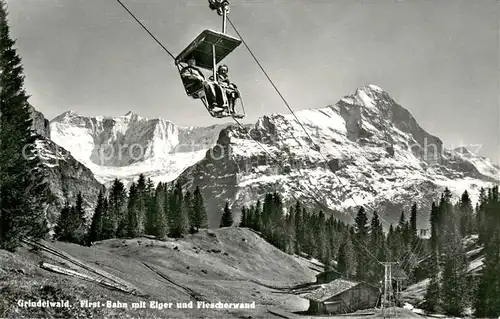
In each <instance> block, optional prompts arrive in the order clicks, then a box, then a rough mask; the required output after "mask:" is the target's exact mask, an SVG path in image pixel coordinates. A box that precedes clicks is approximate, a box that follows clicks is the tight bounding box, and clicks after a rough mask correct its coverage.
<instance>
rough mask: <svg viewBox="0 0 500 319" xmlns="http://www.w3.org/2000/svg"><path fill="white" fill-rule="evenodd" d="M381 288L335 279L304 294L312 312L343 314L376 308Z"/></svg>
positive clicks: (309, 310)
mask: <svg viewBox="0 0 500 319" xmlns="http://www.w3.org/2000/svg"><path fill="white" fill-rule="evenodd" d="M380 293H381V291H380V289H379V288H377V287H375V286H372V285H370V284H367V283H365V282H356V281H351V280H347V279H340V278H339V279H335V280H334V281H332V282H330V283H327V284H323V285H321V286H320V287H319V288H318V289H316V290H314V291H312V292H310V293H308V294H307V295H304V296H303V298H305V299H308V300H309V309H308V312H309V313H311V314H341V313H349V312H354V311H357V310H363V309H369V308H374V307H375V306H376V304H377V301H378V298H379V296H380Z"/></svg>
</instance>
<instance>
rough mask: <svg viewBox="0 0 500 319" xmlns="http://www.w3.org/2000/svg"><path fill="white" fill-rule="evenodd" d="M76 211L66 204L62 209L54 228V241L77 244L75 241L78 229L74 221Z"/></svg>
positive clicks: (75, 220)
mask: <svg viewBox="0 0 500 319" xmlns="http://www.w3.org/2000/svg"><path fill="white" fill-rule="evenodd" d="M75 212H76V210H75V208H74V207H72V206H70V205H69V203H68V202H66V203H65V205H64V207H63V208H62V210H61V212H60V214H59V217H58V219H57V223H56V226H55V227H54V239H55V240H59V241H65V242H70V243H77V242H78V241H77V240H76V239H75V233H76V229H77V227H78V224H77V219H76V214H75Z"/></svg>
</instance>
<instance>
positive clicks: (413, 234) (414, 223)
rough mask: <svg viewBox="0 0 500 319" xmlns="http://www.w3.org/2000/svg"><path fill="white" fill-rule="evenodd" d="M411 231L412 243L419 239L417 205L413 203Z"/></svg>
mask: <svg viewBox="0 0 500 319" xmlns="http://www.w3.org/2000/svg"><path fill="white" fill-rule="evenodd" d="M410 229H411V241H412V242H413V240H414V239H416V238H417V203H413V205H412V206H411V215H410Z"/></svg>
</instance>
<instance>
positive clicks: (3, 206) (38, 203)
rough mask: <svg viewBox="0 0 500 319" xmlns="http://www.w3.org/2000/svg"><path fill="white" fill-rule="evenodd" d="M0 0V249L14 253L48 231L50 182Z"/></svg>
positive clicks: (3, 3) (19, 60)
mask: <svg viewBox="0 0 500 319" xmlns="http://www.w3.org/2000/svg"><path fill="white" fill-rule="evenodd" d="M14 45H15V41H14V40H12V39H11V37H10V30H9V26H8V21H7V8H6V4H5V1H3V0H2V1H0V249H6V250H10V251H15V250H16V248H17V247H18V246H19V245H20V240H21V239H22V238H24V237H32V238H34V239H37V238H43V237H45V236H46V235H47V233H48V227H47V220H46V216H45V209H46V203H47V196H48V184H47V183H46V182H45V181H44V173H43V169H42V164H41V161H40V158H39V157H38V151H37V150H36V148H35V142H36V139H37V136H36V134H35V132H34V131H33V130H32V129H31V126H32V122H33V121H32V119H31V117H30V106H29V104H28V95H27V94H26V92H25V90H24V75H23V67H22V65H21V58H20V57H19V55H18V54H17V52H16V49H15V47H14Z"/></svg>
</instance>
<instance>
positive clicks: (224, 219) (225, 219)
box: [220, 202, 233, 227]
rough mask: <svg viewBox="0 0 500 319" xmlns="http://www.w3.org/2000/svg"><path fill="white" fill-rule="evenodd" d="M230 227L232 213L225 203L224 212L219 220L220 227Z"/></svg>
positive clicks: (231, 224)
mask: <svg viewBox="0 0 500 319" xmlns="http://www.w3.org/2000/svg"><path fill="white" fill-rule="evenodd" d="M231 226H233V213H232V212H231V209H230V208H229V203H228V202H226V205H225V206H224V212H223V213H222V216H221V219H220V227H231Z"/></svg>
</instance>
